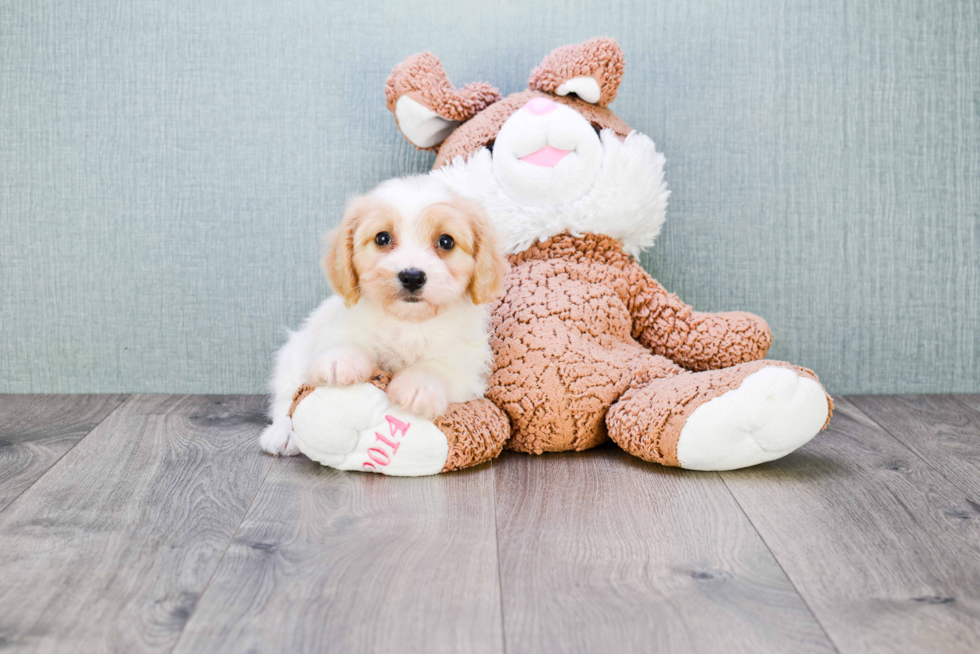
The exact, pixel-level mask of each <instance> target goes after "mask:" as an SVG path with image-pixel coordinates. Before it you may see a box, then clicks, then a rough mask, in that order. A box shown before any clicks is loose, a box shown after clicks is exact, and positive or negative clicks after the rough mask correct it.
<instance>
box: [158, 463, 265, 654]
mask: <svg viewBox="0 0 980 654" xmlns="http://www.w3.org/2000/svg"><path fill="white" fill-rule="evenodd" d="M279 458H280V457H278V456H277V457H275V458H274V459H273V460H272V462H271V463H269V467H268V469H266V471H265V474H264V475H262V481H261V482H260V483H259V487H258V488H256V489H255V495H253V496H252V499H251V500H249V502H248V506H247V507H246V508H245V512H244V513H243V514H242V519H241V520H239V521H238V526H236V527H235V531H233V532H232V534H231V537H230V538H229V539H228V543H227V544H226V545H225V549H224V550H222V551H221V556H220V557H218V562H217V563H215V565H214V570H212V571H211V574H210V575H209V576H208V580H207V582H205V584H204V587H203V588H201V594H200V596H199V597H198V601H197V602H195V603H194V608H193V609H192V610H191V612H190V614H189V615H188V616H187V620H186V621H185V622H184V626H183V627H182V628H181V630H180V635H179V636H177V640H175V641H174V645H173V647H171V648H170V651H171V652H174V651H176V650H177V647H178V646H179V645H180V641H181V640H182V639H183V638H184V634H185V633H187V625H189V624H190V623H191V620H193V619H194V614H195V613H197V609H198V607H199V606H200V605H201V602H202V601H203V600H204V596H205V595H206V594H207V592H208V588H210V587H211V582H212V581H214V576H215V575H216V574H218V569H219V568H220V567H221V563H222V562H223V561H224V560H225V555H226V554H227V553H228V550H229V549H231V544H232V543H234V542H235V536H237V535H238V532H239V530H240V529H241V528H242V525H243V524H245V518H247V517H248V514H249V512H250V511H251V510H252V505H253V504H255V498H257V497H258V496H259V492H261V490H262V487H263V486H265V480H266V479H268V478H269V473H270V472H272V467H273V466H274V465H276V461H278V460H279Z"/></svg>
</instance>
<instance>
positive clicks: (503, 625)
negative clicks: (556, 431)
mask: <svg viewBox="0 0 980 654" xmlns="http://www.w3.org/2000/svg"><path fill="white" fill-rule="evenodd" d="M494 463H496V459H491V460H490V481H491V484H492V486H491V490H492V492H493V543H494V547H495V548H496V551H497V594H498V595H499V598H500V640H501V645H502V649H501V651H502V652H503V653H504V654H507V621H506V620H505V619H504V577H503V575H502V574H501V573H500V532H499V529H498V527H497V472H496V470H494Z"/></svg>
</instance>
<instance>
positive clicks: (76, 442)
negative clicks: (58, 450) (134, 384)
mask: <svg viewBox="0 0 980 654" xmlns="http://www.w3.org/2000/svg"><path fill="white" fill-rule="evenodd" d="M113 395H123V396H124V397H123V399H122V401H120V402H119V404H117V405H116V406H115V408H114V409H113V410H112V411H110V412H109V413H107V414H105V416H104V417H103V418H102V420H99V421H98V422H97V423H95V424H94V425H93V426H92V428H91V429H89V430H88V431H87V432H85V435H84V436H82V437H81V438H79V439H78V440H77V441H75V442H74V443H72V446H71V447H69V448H68V449H67V450H65V451H64V452H63V453H62V454H61V456H59V457H58V458H57V459H55V460H54V462H53V463H52V464H51V465H49V466H48V467H47V469H46V470H45V471H44V472H42V473H41V474H40V475H38V477H37V479H35V480H34V481H32V482H31V483H29V484H28V485H27V486H25V487H24V490H22V491H21V492H19V493H17V496H16V497H14V498H12V499H11V500H10V501H9V502H7V505H6V506H4V507H2V508H0V514H2V513H3V512H4V511H6V510H7V509H9V508H10V507H11V506H13V503H14V502H16V501H17V500H19V499H20V498H21V496H22V495H23V494H24V493H26V492H27V491H29V490H31V489H32V488H34V484H36V483H37V482H39V481H41V480H42V479H44V478H45V477H46V476H47V475H48V473H49V472H51V470H52V468H54V467H55V466H56V465H58V464H59V463H60V462H61V460H62V459H63V458H65V457H66V456H68V454H69V453H70V452H72V451H73V450H74V449H75V448H76V447H78V444H79V443H81V442H82V441H83V440H85V439H86V438H88V437H89V436H91V435H92V433H93V432H94V431H95V430H96V429H98V428H99V427H101V426H102V423H104V422H105V421H106V420H108V419H109V418H110V417H112V416H113V415H115V413H116V411H118V410H119V409H121V408H122V407H123V405H124V404H126V402H128V401H129V399H130V398H132V397H135V396H136V394H135V393H113Z"/></svg>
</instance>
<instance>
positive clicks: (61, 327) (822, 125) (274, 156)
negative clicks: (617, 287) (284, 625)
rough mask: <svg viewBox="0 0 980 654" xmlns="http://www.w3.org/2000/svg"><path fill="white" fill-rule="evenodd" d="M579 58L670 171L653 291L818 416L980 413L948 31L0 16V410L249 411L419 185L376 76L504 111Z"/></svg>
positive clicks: (754, 14)
mask: <svg viewBox="0 0 980 654" xmlns="http://www.w3.org/2000/svg"><path fill="white" fill-rule="evenodd" d="M790 5H793V6H792V7H791V6H790ZM598 35H608V36H612V37H615V38H616V39H618V40H619V42H620V43H621V45H622V46H623V48H624V49H625V51H626V56H627V69H626V76H625V79H624V82H623V84H622V87H621V88H620V95H619V98H618V99H617V100H616V102H615V103H614V104H613V105H612V108H613V109H614V110H615V111H616V112H617V113H619V114H620V115H621V116H622V117H623V118H624V119H625V120H626V121H627V122H628V123H629V124H630V125H632V126H633V127H635V128H636V129H638V130H641V131H644V132H646V133H647V134H649V135H650V136H651V137H652V138H653V139H654V141H656V142H657V144H658V146H659V147H660V148H661V149H662V150H663V151H664V153H665V154H666V156H667V166H668V168H667V178H668V181H669V183H670V186H671V189H672V190H673V196H672V198H671V205H670V208H669V209H668V214H667V224H666V226H665V228H664V231H663V234H662V237H661V239H660V241H659V243H658V245H657V246H656V248H654V250H652V251H650V252H648V253H647V254H646V255H645V256H644V259H643V262H644V265H646V266H647V268H648V269H649V270H651V272H652V273H653V274H654V276H655V277H657V278H658V279H659V280H660V281H661V282H663V283H664V285H665V286H667V288H668V289H670V290H672V291H674V292H676V293H678V294H679V295H680V296H681V297H682V298H684V299H685V300H686V301H688V302H690V303H692V304H694V305H695V306H696V307H698V308H701V309H705V310H720V309H747V310H751V311H754V312H756V313H758V314H760V315H762V316H764V317H765V318H766V319H767V320H768V321H769V323H770V325H771V326H772V328H773V331H774V332H775V344H774V346H773V349H772V351H771V353H770V356H772V357H774V358H780V359H786V360H789V361H793V362H796V363H800V364H803V365H806V366H808V367H812V368H814V369H815V370H816V371H817V372H818V373H819V374H820V375H821V377H822V378H823V380H824V381H825V382H826V384H827V386H828V388H829V389H830V390H831V391H832V392H840V393H846V392H867V393H886V392H900V391H921V392H947V391H972V392H978V391H980V3H978V2H975V1H973V0H921V1H916V0H892V1H889V2H881V1H878V2H846V1H845V0H820V1H818V2H803V3H774V2H766V1H751V0H750V1H746V0H693V1H688V2H664V1H658V2H646V1H643V0H637V1H635V2H629V1H617V0H612V1H611V2H603V3H594V5H593V4H592V3H557V2H534V1H531V0H525V1H522V2H510V3H496V2H484V3H479V4H476V3H474V4H469V3H465V2H450V1H444V0H440V1H430V2H414V1H411V2H409V1H402V2H390V3H386V4H377V5H373V4H371V3H355V2H349V1H345V2H322V1H321V2H318V1H315V0H293V1H288V2H275V3H273V2H267V1H266V0H233V1H232V0H230V1H224V2H221V1H217V2H215V1H208V2H201V1H199V0H194V1H193V2H185V1H183V0H149V1H146V2H132V1H130V0H116V1H105V2H95V1H93V2H64V1H58V0H55V1H44V2H41V1H40V0H22V1H18V2H4V3H0V321H2V324H0V391H3V392H20V391H41V392H47V391H59V392H62V391H74V392H80V391H160V392H256V391H260V390H262V389H263V388H264V384H265V378H266V376H267V374H268V371H269V367H270V363H271V355H272V353H273V351H274V349H275V348H276V347H277V346H278V345H279V344H280V343H281V341H282V338H283V332H282V326H284V325H295V324H296V323H297V322H298V321H299V320H301V319H302V318H303V316H305V315H306V313H307V312H308V311H309V310H310V309H311V308H312V307H313V306H314V305H315V304H316V303H317V302H318V301H319V300H320V299H321V298H322V297H323V296H324V294H325V293H327V286H326V283H325V282H324V280H323V279H322V277H321V275H320V272H319V270H318V268H317V251H318V240H319V237H320V235H321V234H322V233H323V232H325V231H327V230H328V229H329V228H330V227H331V226H332V225H333V224H334V223H335V222H336V221H337V219H338V217H339V215H340V211H341V208H342V205H343V202H344V199H345V198H346V197H347V196H348V195H349V194H352V193H355V192H358V191H362V190H365V189H367V188H369V187H370V186H372V185H373V184H375V183H376V182H379V181H381V180H383V179H385V178H388V177H391V176H396V175H402V174H405V173H410V172H417V171H423V170H426V169H427V168H428V167H429V166H430V165H431V161H432V156H431V155H429V154H426V153H422V152H416V151H415V150H414V149H413V148H412V147H411V146H410V145H409V144H408V143H407V142H406V141H404V140H403V139H402V138H401V136H400V135H399V134H398V133H397V132H396V129H395V126H394V124H393V121H392V118H391V116H390V114H389V113H388V112H387V110H386V109H385V107H384V97H383V88H384V81H385V78H386V76H387V74H388V72H389V70H390V69H391V67H392V65H393V64H395V63H396V62H398V61H400V60H401V59H402V58H404V57H405V56H407V55H409V54H411V53H414V52H417V51H420V50H426V49H430V50H432V51H434V52H436V53H437V54H438V55H439V56H440V57H441V58H442V60H443V63H444V64H445V66H446V68H447V70H448V72H449V74H450V77H451V78H452V80H453V81H454V82H456V83H460V84H461V83H465V82H469V81H475V80H488V81H491V82H493V83H494V84H496V85H498V86H499V87H500V88H501V90H502V91H503V92H505V93H509V92H512V91H516V90H519V89H521V88H523V87H524V85H525V81H526V79H527V75H528V73H529V72H530V70H531V69H532V68H533V67H534V65H535V64H537V63H538V61H540V59H541V58H542V57H543V56H544V55H545V54H546V53H548V52H549V51H550V50H551V49H552V48H554V47H555V46H558V45H562V44H565V43H571V42H577V41H581V40H584V39H586V38H588V37H591V36H598Z"/></svg>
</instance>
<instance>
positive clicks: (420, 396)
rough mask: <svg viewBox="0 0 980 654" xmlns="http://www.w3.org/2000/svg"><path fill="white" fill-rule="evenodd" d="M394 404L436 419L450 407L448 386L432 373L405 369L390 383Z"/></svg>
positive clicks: (389, 388)
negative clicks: (447, 395) (447, 393)
mask: <svg viewBox="0 0 980 654" xmlns="http://www.w3.org/2000/svg"><path fill="white" fill-rule="evenodd" d="M388 399H389V400H391V402H392V404H395V405H397V406H400V407H401V408H403V409H405V410H406V411H409V412H411V413H414V414H415V415H417V416H420V417H422V418H425V419H426V420H435V419H436V418H438V417H439V416H441V415H442V414H444V413H445V412H446V409H448V408H449V400H447V399H446V386H445V385H444V384H443V383H442V382H441V381H439V380H438V379H436V378H435V377H433V376H432V375H429V374H426V373H424V372H418V371H415V370H403V371H401V372H400V373H398V374H397V375H395V376H394V378H392V380H391V383H390V384H388Z"/></svg>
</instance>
